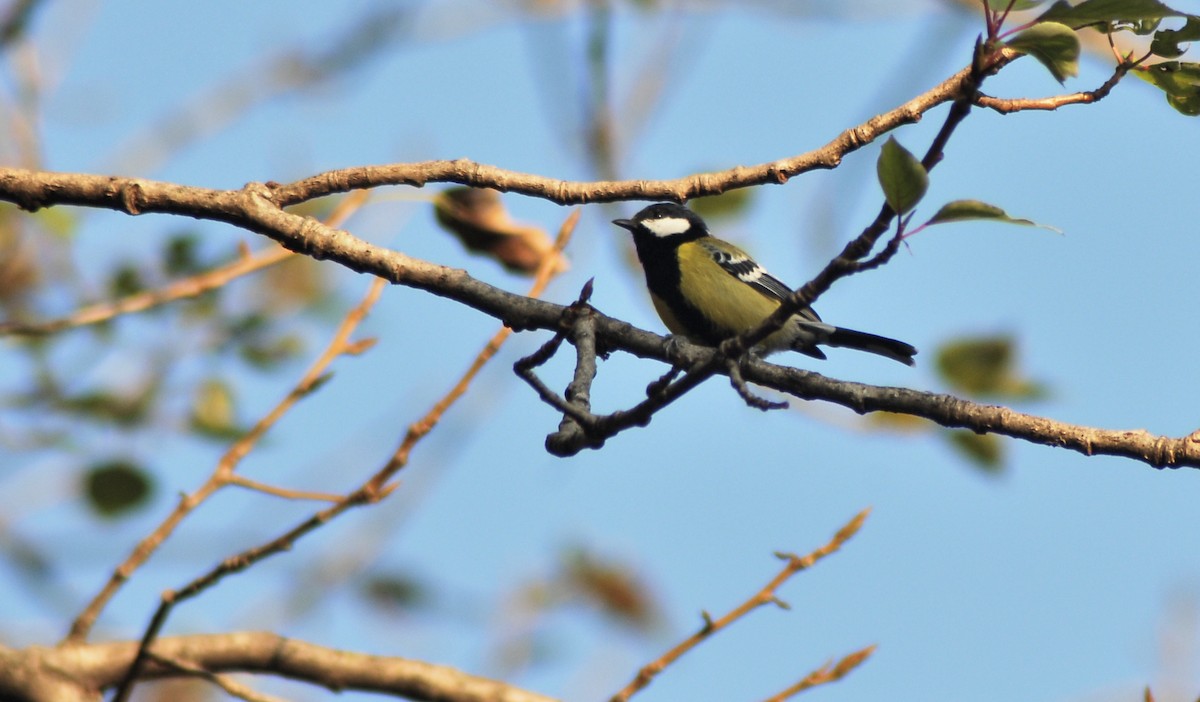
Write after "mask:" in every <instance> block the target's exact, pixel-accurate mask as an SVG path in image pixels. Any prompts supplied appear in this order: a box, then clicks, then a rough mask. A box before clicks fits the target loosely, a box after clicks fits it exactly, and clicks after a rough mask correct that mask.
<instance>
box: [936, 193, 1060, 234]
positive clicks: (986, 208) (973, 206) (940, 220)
mask: <svg viewBox="0 0 1200 702" xmlns="http://www.w3.org/2000/svg"><path fill="white" fill-rule="evenodd" d="M980 220H990V221H993V222H1004V223H1007V224H1019V225H1022V226H1027V227H1041V228H1042V229H1049V230H1050V231H1054V232H1057V231H1059V230H1058V229H1055V228H1054V227H1051V226H1049V225H1047V224H1038V223H1037V222H1034V221H1033V220H1030V219H1021V218H1018V217H1013V216H1011V215H1009V214H1008V213H1007V212H1005V211H1004V210H1002V209H1000V208H999V207H996V206H995V205H991V204H988V203H986V202H981V201H980V200H954V201H952V202H947V203H946V204H945V205H942V208H941V209H940V210H938V211H937V214H935V215H934V216H933V217H931V218H930V220H929V221H928V222H926V223H925V226H927V227H928V226H932V225H934V224H947V223H949V222H969V221H980Z"/></svg>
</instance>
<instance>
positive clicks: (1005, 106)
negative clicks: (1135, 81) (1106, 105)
mask: <svg viewBox="0 0 1200 702" xmlns="http://www.w3.org/2000/svg"><path fill="white" fill-rule="evenodd" d="M1144 60H1145V57H1143V58H1142V59H1139V60H1137V61H1122V62H1120V63H1118V64H1117V67H1116V68H1115V69H1113V74H1112V76H1110V77H1109V79H1108V80H1106V81H1104V83H1103V84H1102V85H1101V86H1100V87H1099V88H1096V89H1095V90H1085V91H1081V92H1078V93H1070V94H1067V95H1056V96H1054V97H1045V98H1014V99H1003V98H996V97H991V96H990V95H984V94H982V93H980V94H979V95H978V96H976V98H975V104H976V105H979V106H980V107H987V108H990V109H993V110H995V111H996V112H999V113H1000V114H1003V115H1006V114H1012V113H1013V112H1021V111H1022V110H1057V109H1058V108H1060V107H1063V106H1066V105H1087V104H1091V103H1093V102H1099V101H1100V100H1103V99H1104V98H1106V97H1108V94H1109V93H1111V92H1112V89H1113V88H1115V87H1117V83H1120V82H1121V79H1122V78H1124V77H1125V75H1126V74H1127V73H1129V71H1130V70H1132V69H1133V68H1134V67H1136V66H1137V65H1138V64H1140V63H1141V62H1142V61H1144Z"/></svg>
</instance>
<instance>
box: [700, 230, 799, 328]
mask: <svg viewBox="0 0 1200 702" xmlns="http://www.w3.org/2000/svg"><path fill="white" fill-rule="evenodd" d="M696 243H698V244H700V246H702V247H704V250H705V251H707V252H708V255H709V256H711V257H712V260H713V261H715V262H716V264H717V265H718V266H720V267H721V268H722V269H724V271H725V272H726V273H728V274H730V275H732V276H734V277H735V278H737V279H738V280H740V281H742V282H743V283H745V284H746V285H749V286H750V287H752V288H754V289H755V290H757V291H758V292H760V293H762V294H763V295H766V296H767V297H769V298H771V299H772V300H777V301H780V302H782V301H783V300H786V299H787V298H788V297H789V296H791V294H792V289H791V288H789V287H788V286H787V285H786V284H784V283H783V281H781V280H779V279H778V278H776V277H775V276H773V275H771V274H770V273H768V272H767V269H765V268H763V267H762V266H760V265H759V264H758V262H757V261H755V260H754V259H752V258H750V254H748V253H746V252H745V251H742V250H741V249H739V248H738V247H736V246H734V245H733V244H730V243H729V242H727V241H720V240H719V239H714V238H711V237H707V238H705V239H701V240H700V241H698V242H696ZM799 314H800V316H801V317H805V318H808V319H809V320H810V321H820V320H821V318H820V317H818V316H817V313H816V312H813V311H812V310H811V309H807V308H805V309H803V310H801V311H800V312H799Z"/></svg>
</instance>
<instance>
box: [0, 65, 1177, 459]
mask: <svg viewBox="0 0 1200 702" xmlns="http://www.w3.org/2000/svg"><path fill="white" fill-rule="evenodd" d="M1009 60H1011V58H1010V57H1009V56H1008V54H1002V55H1001V56H1000V58H999V59H998V61H1009ZM989 65H990V66H992V67H994V66H995V65H997V64H989ZM960 75H961V73H960ZM964 78H965V76H964ZM957 84H958V83H955V85H957ZM943 97H945V96H943ZM396 168H403V167H400V166H397V167H396ZM740 172H741V171H739V170H738V169H735V170H734V171H730V172H725V173H726V174H727V175H728V174H733V176H734V180H737V178H738V177H740V176H738V175H737V174H738V173H740ZM490 173H491V175H495V174H496V172H495V171H490ZM505 173H506V172H505ZM697 178H700V180H701V181H705V182H707V181H706V180H705V177H700V176H697ZM332 180H333V181H334V182H333V183H332V184H331V185H330V187H331V188H333V189H332V190H330V192H333V191H337V190H339V189H345V188H348V187H351V185H350V184H348V183H346V182H343V181H341V180H338V179H337V178H333V179H332ZM685 180H686V179H685ZM718 181H719V182H721V183H726V181H720V180H719V179H718ZM560 182H561V181H548V180H545V179H537V187H533V185H531V184H530V183H528V182H525V183H524V185H521V187H520V188H519V187H509V186H512V185H513V183H512V182H509V181H504V182H489V183H488V184H490V185H492V186H494V187H501V188H505V189H509V190H514V189H521V188H525V189H526V190H528V191H530V192H531V193H533V194H536V193H538V192H542V191H543V190H545V189H546V187H545V186H547V184H549V183H560ZM729 182H732V181H729ZM739 182H740V181H739ZM663 183H669V182H668V181H663V182H649V181H647V182H645V184H646V186H647V188H648V190H647V191H646V192H645V193H643V192H642V191H640V190H637V189H636V188H635V187H634V186H629V187H630V188H633V189H631V190H628V191H626V190H625V189H624V188H625V186H624V185H622V186H621V189H620V190H619V192H618V191H609V190H604V191H603V192H600V191H598V190H596V188H595V187H593V186H592V185H589V184H574V185H573V186H572V187H570V188H567V189H566V190H563V191H562V192H563V193H565V195H564V197H565V196H566V195H571V194H572V193H574V194H575V195H578V194H579V193H582V192H586V193H590V194H594V195H596V197H600V196H601V195H605V193H607V195H605V197H607V196H608V195H612V194H613V193H614V192H616V193H617V194H618V195H620V194H623V193H626V192H628V194H629V195H630V196H631V197H633V196H638V197H649V196H652V195H653V194H654V193H655V192H658V190H656V189H661V187H662V185H663ZM640 185H641V182H638V187H640ZM526 186H529V187H526ZM722 187H724V186H723V185H722ZM279 190H280V186H277V187H275V188H274V189H272V188H270V187H267V186H264V185H261V184H250V185H248V186H246V187H245V188H243V189H241V190H237V191H226V190H206V189H202V188H191V187H185V186H180V185H173V184H168V183H156V182H154V181H148V180H140V179H128V178H126V179H122V178H110V177H104V176H91V175H72V174H62V173H45V172H36V171H27V170H21V169H2V168H0V200H7V201H11V202H14V203H16V204H18V205H20V206H21V207H23V208H25V209H27V210H35V209H38V208H39V207H44V206H50V205H64V204H74V205H84V206H93V207H107V208H112V209H117V210H120V211H124V212H128V213H133V214H136V213H141V212H164V213H172V214H180V215H186V216H192V217H198V218H202V219H211V220H215V221H221V222H228V223H231V224H234V225H236V226H240V227H243V228H245V229H248V230H250V231H255V232H259V233H261V234H264V235H266V236H269V237H271V238H273V239H275V240H276V241H278V242H279V243H281V244H282V245H283V246H285V247H286V248H288V249H290V250H292V251H296V252H299V253H304V254H306V255H309V256H312V257H314V258H318V259H331V260H334V261H336V262H338V263H340V264H342V265H344V266H346V267H348V268H350V269H352V270H355V271H359V272H366V273H371V274H373V275H378V276H380V277H383V278H386V279H387V280H389V281H391V282H393V283H398V284H402V285H407V286H410V287H414V288H418V289H421V290H426V291H428V292H431V293H433V294H435V295H439V296H442V297H446V298H449V299H452V300H455V301H457V302H461V303H463V304H465V305H468V306H470V307H473V308H474V309H477V310H479V311H481V312H483V313H485V314H488V315H491V316H493V317H496V318H498V319H500V320H502V321H504V322H505V323H506V324H507V325H509V326H511V327H515V328H519V329H549V330H558V329H559V328H560V325H561V320H562V318H563V317H562V316H563V313H564V311H565V309H566V308H564V307H563V306H561V305H555V304H552V303H548V302H544V301H541V300H534V299H532V298H528V297H524V296H521V295H516V294H513V293H510V292H507V291H504V290H500V289H499V288H496V287H493V286H491V285H488V284H486V283H483V282H481V281H479V280H476V279H474V278H472V277H471V276H470V275H468V274H467V273H466V272H465V271H462V270H457V269H452V268H447V267H445V266H439V265H436V264H433V263H429V262H427V261H422V260H419V259H416V258H413V257H411V256H407V255H405V254H403V253H400V252H397V251H391V250H388V249H384V248H382V247H378V246H374V245H372V244H369V243H367V242H365V241H363V240H361V239H358V238H356V237H354V236H353V235H351V234H349V233H348V232H345V231H342V230H338V229H333V228H330V227H326V226H323V225H322V224H321V223H319V222H317V221H315V220H313V219H309V218H306V217H302V216H299V215H296V214H293V213H290V212H286V211H284V210H282V209H280V207H279V205H278V203H276V202H275V201H274V200H273V198H274V197H275V195H276V194H277V193H278V192H279ZM319 190H320V188H318V189H317V191H319ZM314 192H315V191H314ZM573 196H574V195H573ZM590 196H591V195H589V197H590ZM552 199H553V198H552ZM595 315H596V334H597V342H598V343H599V344H601V345H602V346H603V347H604V348H606V349H611V350H624V351H628V352H630V353H633V354H635V355H637V356H640V357H643V358H654V359H658V360H662V361H666V362H669V363H672V364H674V363H676V362H680V363H682V364H684V365H686V367H691V368H695V367H699V366H701V365H703V364H705V363H708V362H711V361H712V351H711V350H704V349H701V348H698V347H693V348H691V349H690V350H688V351H687V353H686V354H685V355H684V356H683V357H682V360H681V359H680V358H677V357H675V356H674V355H669V354H668V353H667V351H666V350H665V345H664V339H663V338H662V337H661V336H658V335H655V334H650V333H648V332H644V331H641V330H639V329H635V328H634V327H632V326H631V325H629V324H628V323H626V322H622V321H620V320H615V319H611V318H609V317H605V316H604V315H601V314H599V313H598V312H597V313H595ZM714 372H720V369H718V370H716V371H714ZM742 373H743V376H744V377H745V378H746V380H748V381H750V382H755V383H758V384H760V385H766V386H767V387H772V388H774V389H776V390H781V391H783V392H788V393H791V394H793V395H795V396H797V397H801V398H805V399H821V400H826V401H830V402H835V403H838V404H842V405H845V406H847V407H850V408H852V409H855V410H856V411H859V412H867V411H879V410H886V411H891V412H899V413H902V414H911V415H914V416H919V417H925V418H927V419H930V420H932V421H935V422H937V423H939V424H942V425H943V426H949V427H956V428H965V429H970V430H972V431H977V432H997V433H1001V434H1005V435H1007V436H1013V437H1016V438H1020V439H1024V440H1027V441H1031V442H1034V443H1041V444H1046V445H1051V446H1060V447H1064V448H1070V449H1072V450H1076V451H1079V452H1081V453H1084V454H1087V455H1092V454H1095V453H1104V454H1109V455H1116V456H1123V457H1127V458H1133V459H1135V460H1139V461H1142V462H1145V463H1149V464H1150V465H1153V466H1155V467H1181V466H1188V467H1200V433H1198V434H1193V435H1192V436H1189V437H1182V438H1170V437H1164V436H1155V435H1152V434H1149V433H1147V432H1145V431H1106V430H1100V429H1093V428H1091V427H1083V426H1078V425H1073V424H1068V423H1064V422H1057V421H1054V420H1050V419H1046V418H1042V417H1036V416H1033V415H1027V414H1022V413H1019V412H1014V411H1012V410H1008V409H1006V408H1002V407H995V406H988V405H979V404H976V403H972V402H968V401H965V400H960V399H957V398H954V397H950V396H947V395H938V394H934V393H923V392H919V391H911V390H899V389H896V388H881V387H872V386H866V385H861V384H857V383H847V382H843V381H837V380H832V379H830V378H826V377H824V376H821V375H819V374H816V373H803V372H801V371H795V370H790V369H785V368H782V367H779V366H773V365H771V364H767V363H763V362H761V361H754V360H752V361H751V362H749V363H747V364H746V366H745V367H744V368H743V369H742ZM684 380H687V378H686V377H685V378H684V379H681V380H680V381H676V382H683V381H684ZM772 383H774V384H772ZM643 423H644V421H643ZM631 426H636V424H633V425H631Z"/></svg>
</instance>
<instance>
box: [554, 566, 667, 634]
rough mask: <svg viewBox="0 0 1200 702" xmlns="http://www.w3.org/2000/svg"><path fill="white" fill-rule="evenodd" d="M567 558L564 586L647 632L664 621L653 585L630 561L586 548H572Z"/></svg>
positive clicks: (618, 619)
mask: <svg viewBox="0 0 1200 702" xmlns="http://www.w3.org/2000/svg"><path fill="white" fill-rule="evenodd" d="M563 561H564V562H563V566H564V569H565V573H564V578H563V580H564V585H566V586H567V587H568V588H569V589H570V591H571V592H574V593H575V594H576V595H577V596H579V597H580V598H582V599H583V600H584V601H587V602H591V603H593V604H596V605H597V606H599V607H600V611H601V612H603V613H604V614H606V615H607V616H609V617H611V618H612V619H614V620H616V621H618V622H621V623H623V624H626V625H628V626H632V627H634V628H636V629H640V630H643V631H644V630H647V629H650V628H652V627H653V626H655V625H656V624H657V623H658V622H659V621H660V619H661V616H660V613H659V610H658V606H657V605H656V603H655V602H654V599H653V597H652V596H651V593H650V591H649V588H648V587H647V586H646V584H645V583H643V582H642V581H641V579H640V578H639V577H638V574H637V573H636V572H635V571H634V569H633V568H632V567H631V566H629V565H628V564H625V563H618V562H615V561H611V560H600V559H599V558H597V557H596V556H594V555H593V554H591V553H589V552H587V551H585V550H583V549H573V550H571V551H569V552H568V553H567V554H566V555H565V556H564V558H563Z"/></svg>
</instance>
